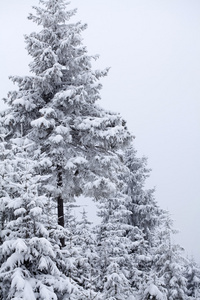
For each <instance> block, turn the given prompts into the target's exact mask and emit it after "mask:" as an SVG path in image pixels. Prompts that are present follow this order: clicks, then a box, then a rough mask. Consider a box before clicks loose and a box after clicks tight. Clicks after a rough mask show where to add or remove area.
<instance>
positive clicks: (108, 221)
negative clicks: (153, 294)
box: [96, 194, 132, 300]
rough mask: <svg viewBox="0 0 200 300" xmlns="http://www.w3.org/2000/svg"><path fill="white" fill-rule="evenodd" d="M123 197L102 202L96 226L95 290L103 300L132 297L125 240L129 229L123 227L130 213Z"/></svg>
mask: <svg viewBox="0 0 200 300" xmlns="http://www.w3.org/2000/svg"><path fill="white" fill-rule="evenodd" d="M125 201H126V199H125V197H124V195H122V194H121V195H120V194H118V195H117V196H116V197H115V198H109V199H107V200H106V201H105V200H104V201H102V202H101V204H100V205H99V211H98V215H99V217H101V218H102V219H101V223H100V224H99V225H97V226H96V232H97V253H98V256H99V263H98V268H99V278H98V285H97V288H98V290H99V291H101V292H102V294H103V298H104V299H109V300H111V299H112V300H121V299H128V297H129V296H130V295H131V294H132V290H131V285H130V282H129V277H130V276H129V275H130V270H131V256H130V255H129V253H130V249H131V246H132V245H131V241H130V239H129V238H128V237H127V235H128V232H130V231H131V229H132V227H131V226H130V225H128V224H127V218H128V216H129V214H130V212H129V211H128V210H127V209H126V207H125Z"/></svg>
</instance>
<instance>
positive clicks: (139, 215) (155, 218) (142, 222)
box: [124, 145, 163, 243]
mask: <svg viewBox="0 0 200 300" xmlns="http://www.w3.org/2000/svg"><path fill="white" fill-rule="evenodd" d="M124 163H125V165H126V167H127V170H128V172H127V173H126V174H124V181H125V183H126V188H125V191H124V192H125V193H126V194H127V195H128V197H129V199H128V201H127V206H128V209H129V210H130V211H131V212H132V214H131V215H130V218H129V223H130V224H131V225H134V226H138V227H139V228H140V229H141V230H142V231H143V233H144V235H145V239H146V241H148V242H149V243H151V238H152V233H151V232H153V230H154V228H157V226H158V225H159V223H160V217H161V216H162V214H163V211H162V210H161V209H160V208H159V206H158V204H157V202H156V201H155V198H154V189H146V188H145V184H146V179H147V178H148V177H149V172H150V169H148V168H147V159H146V157H142V158H138V157H137V151H136V150H135V149H134V147H133V146H132V145H130V146H129V147H128V148H127V149H126V151H125V153H124Z"/></svg>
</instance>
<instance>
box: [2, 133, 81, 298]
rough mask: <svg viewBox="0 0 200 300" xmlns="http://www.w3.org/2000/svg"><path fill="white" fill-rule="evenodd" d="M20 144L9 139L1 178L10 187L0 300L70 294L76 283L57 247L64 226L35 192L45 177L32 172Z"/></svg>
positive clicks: (74, 292)
mask: <svg viewBox="0 0 200 300" xmlns="http://www.w3.org/2000/svg"><path fill="white" fill-rule="evenodd" d="M22 142H23V143H22ZM23 145H24V141H23V140H22V139H15V140H14V141H13V144H12V149H10V151H9V156H8V157H7V169H6V170H5V171H4V178H3V179H2V180H5V182H9V185H10V187H13V189H12V192H11V190H9V192H8V193H7V201H6V202H5V209H6V210H8V211H12V214H9V218H6V222H5V224H4V227H3V230H2V231H1V240H2V243H1V245H0V257H1V266H0V291H1V299H3V300H4V299H5V300H9V299H24V300H36V299H49V300H50V299H60V300H61V299H62V300H63V299H69V295H71V296H74V297H75V298H74V299H76V295H78V288H77V287H76V284H75V283H73V282H70V281H69V278H68V277H67V276H66V261H65V258H64V256H63V254H62V251H61V250H60V247H59V238H60V237H61V236H63V235H65V232H64V229H62V227H59V226H58V225H56V223H55V220H54V219H53V218H52V216H51V219H50V216H49V210H48V208H49V201H50V199H49V197H47V195H45V194H41V193H40V190H41V189H40V186H41V185H42V184H43V183H44V182H45V181H46V179H47V178H46V176H44V175H40V174H38V173H37V169H38V166H37V163H36V162H34V161H32V159H30V158H28V156H27V153H26V149H27V148H28V147H29V146H28V145H26V144H25V145H24V146H23ZM8 159H9V160H8ZM4 186H5V185H4Z"/></svg>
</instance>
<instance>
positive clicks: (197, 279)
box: [185, 258, 200, 299]
mask: <svg viewBox="0 0 200 300" xmlns="http://www.w3.org/2000/svg"><path fill="white" fill-rule="evenodd" d="M185 277H186V279H187V291H188V296H189V297H190V298H189V299H199V298H200V267H199V265H198V264H197V263H196V262H195V261H194V259H193V258H191V259H187V261H186V267H185Z"/></svg>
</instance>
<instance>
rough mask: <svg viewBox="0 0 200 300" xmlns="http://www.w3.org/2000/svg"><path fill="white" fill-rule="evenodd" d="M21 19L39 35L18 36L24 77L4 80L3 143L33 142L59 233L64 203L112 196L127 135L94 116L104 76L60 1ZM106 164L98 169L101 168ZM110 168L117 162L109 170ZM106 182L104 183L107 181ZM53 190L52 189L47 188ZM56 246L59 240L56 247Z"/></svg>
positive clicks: (47, 1) (120, 125)
mask: <svg viewBox="0 0 200 300" xmlns="http://www.w3.org/2000/svg"><path fill="white" fill-rule="evenodd" d="M40 4H41V5H40V6H38V7H34V9H35V12H36V13H35V15H33V14H31V15H30V16H29V19H30V20H32V21H34V22H35V23H36V24H38V25H40V26H41V27H42V29H41V31H40V32H38V33H36V32H33V33H31V34H30V35H29V36H26V44H27V50H28V53H29V54H30V55H31V56H32V58H33V61H32V62H31V63H30V71H31V72H32V73H33V75H32V76H25V77H20V76H15V77H12V80H13V82H14V83H17V84H18V86H19V90H18V91H14V92H10V93H9V95H8V98H7V99H6V100H5V101H6V103H7V104H8V105H9V106H10V108H9V110H8V111H7V112H6V113H5V114H3V116H2V123H4V126H6V128H7V140H9V139H10V138H11V137H17V136H18V135H19V133H21V130H23V136H26V137H28V138H29V139H30V140H32V141H34V142H35V151H33V153H31V154H32V155H35V156H36V154H37V155H41V154H43V153H46V154H47V157H48V159H49V160H50V161H51V165H50V167H49V168H48V169H46V170H45V171H46V172H47V171H48V173H50V174H52V177H51V180H49V185H50V187H51V191H52V195H53V197H54V198H55V199H56V201H57V207H58V224H59V225H61V226H64V206H63V202H64V201H70V200H71V199H73V198H74V196H78V195H80V194H85V195H89V196H91V195H92V196H95V198H99V197H101V195H103V196H105V195H109V194H110V193H111V192H113V189H115V185H116V178H115V177H116V176H115V174H114V173H112V174H111V171H110V170H112V169H113V168H114V166H115V171H116V170H117V167H118V165H119V164H120V162H119V159H118V156H117V155H115V154H114V152H115V151H116V150H117V149H118V148H120V147H122V146H123V145H125V144H126V143H128V142H129V140H130V134H129V132H128V131H127V128H126V125H125V122H124V121H123V120H122V119H121V117H120V116H119V115H118V114H113V113H111V112H107V111H105V110H103V109H101V108H100V107H99V106H98V105H97V104H96V102H97V100H99V99H100V89H101V84H100V83H99V79H100V78H101V77H102V76H105V75H107V72H108V70H104V71H99V70H97V71H93V70H92V67H91V61H92V59H96V58H97V57H96V56H89V55H88V54H87V49H86V47H84V46H83V45H82V38H81V33H82V31H83V30H84V29H85V28H86V25H82V24H81V23H80V22H78V23H74V24H73V23H71V22H69V20H70V18H71V17H72V16H73V15H74V14H75V13H76V10H67V9H66V8H67V3H65V1H64V0H57V1H55V0H40ZM105 157H106V159H107V162H106V164H107V166H110V165H111V164H112V167H110V168H104V165H102V162H101V160H103V158H104V163H105ZM113 160H114V161H116V160H118V163H117V164H116V163H115V164H114V163H113ZM111 175H112V176H111ZM53 187H54V188H53ZM61 242H62V245H63V246H64V239H62V240H61Z"/></svg>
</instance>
